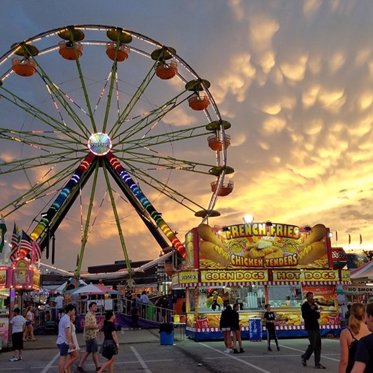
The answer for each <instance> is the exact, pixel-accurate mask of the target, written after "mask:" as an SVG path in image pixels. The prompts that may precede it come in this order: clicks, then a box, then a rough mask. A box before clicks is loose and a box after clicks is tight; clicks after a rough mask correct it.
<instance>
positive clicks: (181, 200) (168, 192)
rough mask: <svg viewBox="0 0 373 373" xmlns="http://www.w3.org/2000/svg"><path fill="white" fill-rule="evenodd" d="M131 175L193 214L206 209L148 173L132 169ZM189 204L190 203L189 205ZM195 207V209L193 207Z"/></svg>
mask: <svg viewBox="0 0 373 373" xmlns="http://www.w3.org/2000/svg"><path fill="white" fill-rule="evenodd" d="M130 171H131V173H132V174H133V175H134V176H135V177H136V178H137V179H138V180H141V181H142V182H143V183H145V184H147V185H148V186H149V187H151V188H153V189H155V190H157V191H158V192H160V193H162V194H163V195H165V196H166V197H168V198H170V199H172V200H173V201H175V202H177V203H178V204H179V205H182V206H184V207H185V208H187V209H188V210H190V211H192V212H196V211H198V210H202V209H204V207H203V206H202V205H200V204H198V203H197V202H195V201H193V200H192V199H190V198H189V197H186V196H185V195H183V194H181V193H180V192H178V191H177V190H176V189H174V188H171V187H170V186H169V185H168V184H166V183H164V182H161V181H160V180H158V179H156V178H154V177H152V176H150V175H149V174H147V173H146V172H144V171H142V170H140V169H139V168H137V169H130ZM187 202H189V203H187ZM191 205H192V206H194V207H195V209H194V208H192V207H191Z"/></svg>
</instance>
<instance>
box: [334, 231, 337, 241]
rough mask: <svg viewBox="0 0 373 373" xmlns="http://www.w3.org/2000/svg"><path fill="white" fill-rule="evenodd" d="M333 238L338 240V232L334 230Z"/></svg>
mask: <svg viewBox="0 0 373 373" xmlns="http://www.w3.org/2000/svg"><path fill="white" fill-rule="evenodd" d="M335 240H336V241H338V232H337V231H335Z"/></svg>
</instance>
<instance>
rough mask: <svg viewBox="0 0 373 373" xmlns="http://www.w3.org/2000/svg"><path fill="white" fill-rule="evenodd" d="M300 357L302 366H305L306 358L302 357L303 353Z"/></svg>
mask: <svg viewBox="0 0 373 373" xmlns="http://www.w3.org/2000/svg"><path fill="white" fill-rule="evenodd" d="M301 359H302V365H303V366H304V367H306V366H307V360H306V359H305V358H304V356H303V355H302V356H301Z"/></svg>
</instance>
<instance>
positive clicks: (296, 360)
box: [0, 329, 339, 373]
mask: <svg viewBox="0 0 373 373" xmlns="http://www.w3.org/2000/svg"><path fill="white" fill-rule="evenodd" d="M118 335H119V337H120V349H119V354H118V355H117V356H116V363H115V372H128V371H130V372H146V373H157V372H159V373H160V372H162V373H163V372H172V373H187V372H191V373H194V372H197V373H205V372H215V373H220V372H221V373H224V372H229V373H235V372H237V373H238V372H240V373H242V372H243V371H245V372H253V373H256V372H261V373H303V372H316V370H315V369H314V362H313V356H312V357H311V360H309V361H308V366H307V367H303V366H302V364H301V359H300V355H301V354H302V353H303V352H304V350H305V349H306V347H307V345H308V343H307V339H280V340H279V343H280V351H276V349H275V348H272V350H273V351H272V352H270V351H267V344H266V341H262V342H250V341H243V345H244V346H243V347H244V349H245V352H244V353H241V354H226V353H224V349H225V348H224V344H223V341H204V342H195V341H193V340H189V339H183V336H182V335H181V334H179V333H176V334H175V339H174V345H161V344H160V336H159V332H158V330H149V329H147V330H130V331H122V332H118ZM37 338H38V339H37V341H36V342H26V343H25V350H24V352H23V360H22V361H17V362H9V361H8V359H9V358H10V357H11V356H12V353H11V352H10V351H2V352H0V373H3V372H4V373H5V372H6V373H8V372H9V373H11V372H28V373H36V372H38V373H58V368H57V362H58V356H59V355H58V350H57V347H56V344H55V341H56V336H55V335H49V336H48V335H47V336H37ZM78 340H79V344H80V345H81V351H84V342H83V336H82V335H81V334H78ZM273 347H274V346H273ZM100 359H101V360H103V359H104V358H102V357H100ZM321 362H322V364H323V365H325V366H326V367H327V369H326V370H325V372H333V373H334V372H337V371H338V362H339V340H338V339H323V340H322V357H321ZM85 370H86V371H87V372H94V371H95V367H94V365H93V362H92V359H91V358H90V357H89V358H88V360H87V362H86V365H85ZM73 371H75V370H73ZM317 371H318V370H317Z"/></svg>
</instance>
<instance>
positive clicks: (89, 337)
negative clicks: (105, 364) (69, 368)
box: [78, 302, 101, 372]
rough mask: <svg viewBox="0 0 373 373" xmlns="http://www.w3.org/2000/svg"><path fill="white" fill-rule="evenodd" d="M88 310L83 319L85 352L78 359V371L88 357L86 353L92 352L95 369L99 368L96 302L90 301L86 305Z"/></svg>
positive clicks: (81, 368) (80, 370)
mask: <svg viewBox="0 0 373 373" xmlns="http://www.w3.org/2000/svg"><path fill="white" fill-rule="evenodd" d="M88 310H89V311H88V312H87V314H86V315H85V320H84V339H85V352H84V354H83V355H82V358H81V359H80V363H79V365H78V371H79V372H84V369H83V364H84V363H85V361H86V360H87V358H88V355H89V354H90V353H92V359H93V362H94V364H95V366H96V371H98V370H100V368H101V367H100V366H99V364H100V363H99V361H98V345H97V339H96V338H97V332H98V326H97V320H96V311H97V303H96V302H91V303H90V304H89V306H88Z"/></svg>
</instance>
